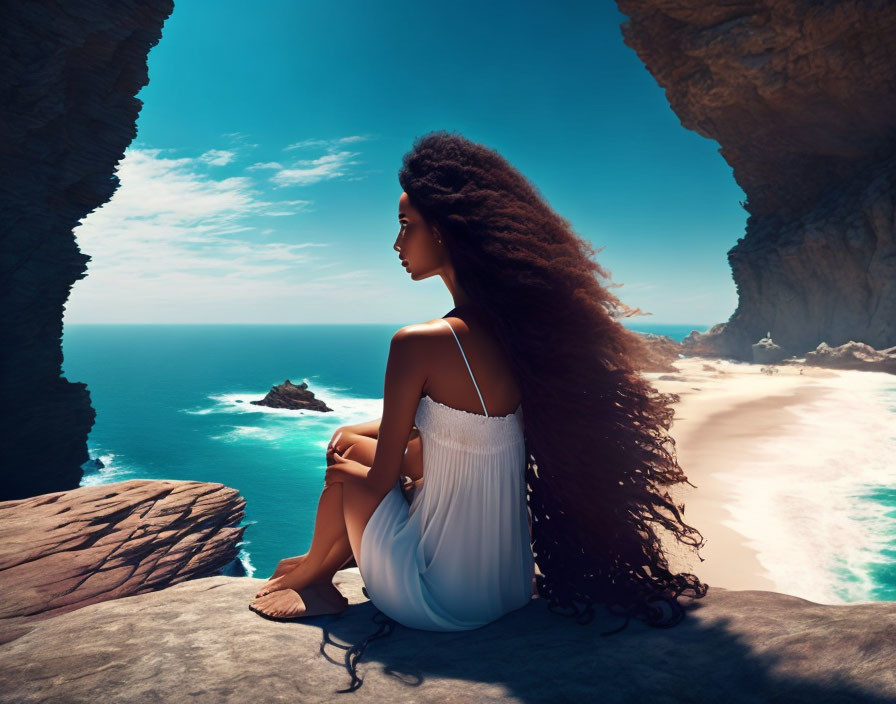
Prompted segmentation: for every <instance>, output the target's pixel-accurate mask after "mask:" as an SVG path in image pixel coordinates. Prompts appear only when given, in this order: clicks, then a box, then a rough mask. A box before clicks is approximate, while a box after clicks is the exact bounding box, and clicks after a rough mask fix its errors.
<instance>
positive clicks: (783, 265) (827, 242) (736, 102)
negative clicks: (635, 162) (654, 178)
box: [617, 0, 896, 360]
mask: <svg viewBox="0 0 896 704" xmlns="http://www.w3.org/2000/svg"><path fill="white" fill-rule="evenodd" d="M617 4H618V6H619V9H620V10H621V11H622V12H623V13H625V14H626V15H628V17H629V18H630V21H628V22H626V23H624V24H623V25H622V34H623V38H624V41H625V43H626V44H627V45H628V46H630V47H632V48H633V49H634V50H635V51H636V52H637V53H638V56H639V57H640V58H641V60H642V61H643V62H644V64H645V65H646V67H647V69H648V70H649V71H650V73H651V74H652V75H653V76H654V77H655V78H656V80H657V82H658V83H659V84H660V86H662V87H663V88H664V89H665V91H666V97H667V99H668V100H669V103H670V105H671V106H672V109H673V110H674V111H675V112H676V114H677V115H678V117H679V118H680V119H681V123H682V125H683V126H684V127H686V128H688V129H692V130H694V131H696V132H698V133H699V134H701V135H703V136H704V137H708V138H711V139H714V140H716V141H717V142H718V143H719V144H720V145H721V149H720V150H719V152H720V153H721V155H722V156H723V157H724V158H725V160H726V161H727V162H728V164H730V165H731V167H732V169H733V171H734V178H735V180H736V181H737V183H738V184H739V185H740V186H741V188H743V190H744V192H745V193H746V195H747V201H746V202H745V203H744V208H745V209H746V210H747V211H748V213H749V217H748V219H747V227H746V234H745V235H744V237H742V238H740V239H739V240H738V241H737V244H736V245H735V246H734V247H733V248H732V249H731V250H730V251H729V253H728V259H729V262H730V264H731V268H732V272H733V276H734V280H735V283H736V285H737V290H738V296H739V304H738V307H737V310H736V311H735V313H734V314H733V315H732V317H731V319H730V320H729V321H728V322H727V324H726V325H725V327H724V328H723V329H722V330H721V331H719V330H716V331H715V333H714V334H713V336H712V339H711V340H709V339H707V340H703V341H702V342H701V341H697V340H695V341H692V343H693V344H695V345H696V346H698V347H699V346H701V344H702V345H703V346H712V347H714V348H715V349H717V350H718V351H719V352H720V353H724V354H730V355H732V356H735V357H738V358H741V359H744V360H749V359H750V358H751V356H752V353H751V345H752V344H753V343H755V342H757V341H758V340H759V339H760V338H762V337H763V336H764V335H765V334H766V333H767V332H768V331H770V332H771V334H772V335H773V337H774V339H775V342H776V343H777V344H780V345H781V346H782V348H783V349H784V350H785V351H787V352H788V353H789V354H804V353H805V352H806V351H808V350H812V349H814V348H815V347H816V346H817V345H818V344H819V343H821V342H827V343H828V344H829V345H832V346H838V345H842V344H844V343H846V342H848V341H849V340H857V341H861V342H864V343H866V344H869V345H871V346H872V347H874V348H877V349H881V348H885V347H890V346H892V345H894V344H896V235H894V229H896V223H894V185H896V119H894V117H893V116H894V115H896V81H894V75H896V3H893V2H857V1H856V0H839V1H838V0H829V1H827V2H817V1H816V2H811V1H810V0H742V1H740V2H737V3H732V2H721V1H720V0H715V1H714V2H706V1H705V0H617ZM719 234H720V236H726V234H727V233H719ZM720 332H721V334H719V333H720Z"/></svg>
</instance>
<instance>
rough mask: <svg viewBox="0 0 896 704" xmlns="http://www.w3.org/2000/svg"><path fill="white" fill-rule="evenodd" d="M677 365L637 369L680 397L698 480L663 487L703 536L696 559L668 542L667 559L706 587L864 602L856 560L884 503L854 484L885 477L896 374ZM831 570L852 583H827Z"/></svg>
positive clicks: (683, 439)
mask: <svg viewBox="0 0 896 704" xmlns="http://www.w3.org/2000/svg"><path fill="white" fill-rule="evenodd" d="M675 366H676V368H677V369H679V372H678V373H651V374H647V375H646V376H647V377H648V378H650V379H651V381H652V382H653V383H654V384H655V385H656V387H657V388H658V389H660V390H661V391H663V392H673V393H676V394H679V395H680V397H681V400H680V401H679V402H678V403H676V404H675V419H674V421H673V425H672V428H671V433H672V436H673V437H674V438H675V441H676V448H677V452H678V458H679V463H680V464H681V466H682V468H683V469H684V471H685V474H686V475H687V477H688V480H689V481H690V482H691V483H692V484H694V485H696V487H697V488H693V487H691V486H688V485H686V484H685V485H679V486H677V487H675V488H674V489H673V490H672V492H671V493H672V496H673V498H675V501H676V503H682V502H683V503H684V504H685V512H684V521H685V522H686V523H687V524H689V525H691V526H694V527H695V528H697V529H698V530H699V531H700V532H701V533H702V534H703V537H704V538H705V539H706V544H705V545H704V547H703V548H701V550H700V555H701V556H702V557H703V559H704V560H703V562H700V560H699V559H698V558H697V557H696V556H695V555H694V554H693V551H691V552H690V553H688V551H687V550H686V549H682V547H681V546H679V545H677V544H674V545H671V546H667V547H668V550H669V553H670V565H671V566H672V567H673V568H675V569H683V568H687V569H688V571H691V572H693V573H695V574H696V575H697V576H698V577H700V579H701V580H702V581H704V582H705V583H707V584H709V585H710V586H713V585H715V586H719V587H723V588H727V589H761V590H772V591H779V592H783V593H789V594H793V595H796V596H800V597H803V598H806V599H810V600H812V601H816V602H819V603H844V602H850V601H861V600H865V598H867V597H865V598H863V595H864V594H865V593H866V592H867V591H868V590H869V589H870V588H871V585H870V584H869V583H868V576H867V574H866V573H867V572H868V570H867V569H866V568H863V565H865V563H866V562H870V563H873V562H874V559H875V556H874V550H875V549H876V546H875V532H881V530H882V529H883V532H884V533H886V532H887V531H886V527H887V526H886V525H884V524H883V523H881V521H886V520H887V518H886V516H885V509H886V507H885V506H881V507H878V509H877V511H876V512H875V508H874V505H873V504H871V503H865V504H861V505H860V503H861V502H858V501H857V497H858V493H857V490H858V489H859V488H860V487H861V486H865V485H868V486H872V485H875V484H880V485H883V486H887V485H889V486H892V485H893V484H892V482H893V480H894V477H893V476H892V472H893V470H892V469H891V468H890V467H889V466H888V465H892V464H893V462H892V459H893V458H894V457H896V414H894V413H893V409H892V407H891V408H889V409H888V407H887V403H890V404H892V400H893V396H892V389H894V388H896V378H894V377H893V376H892V375H888V374H883V373H878V372H859V371H840V370H830V369H820V368H814V367H807V366H796V365H794V366H790V365H786V366H778V367H776V369H777V370H778V371H777V372H776V373H774V374H768V373H764V372H763V371H762V370H761V365H753V364H747V363H743V362H733V361H727V360H718V359H704V358H685V359H680V360H678V361H677V362H675ZM888 457H889V458H890V461H887V458H888ZM890 509H891V510H892V507H890ZM857 510H858V511H860V512H861V513H862V514H863V515H861V516H856V512H857ZM856 518H861V519H870V520H861V521H857V520H856ZM889 527H890V529H891V528H892V519H889ZM673 543H674V541H673ZM838 567H839V568H840V569H841V571H842V572H843V576H845V577H847V579H846V582H847V583H848V584H851V586H846V587H843V586H842V585H838V584H837V583H836V582H837V580H836V579H834V578H833V575H834V574H836V573H837V570H838ZM863 590H865V591H863Z"/></svg>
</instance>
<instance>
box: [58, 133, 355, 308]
mask: <svg viewBox="0 0 896 704" xmlns="http://www.w3.org/2000/svg"><path fill="white" fill-rule="evenodd" d="M161 152H162V150H160V149H133V148H132V149H128V150H127V151H126V152H125V157H124V159H123V160H122V162H121V163H120V165H119V168H118V176H119V178H120V180H121V185H120V186H119V188H118V189H117V190H116V192H115V194H114V195H113V197H112V199H111V200H110V201H109V202H108V203H106V204H105V205H104V206H103V207H101V208H100V209H98V210H96V211H94V212H92V213H90V214H89V215H88V216H87V217H86V218H84V220H83V221H82V223H81V224H80V225H79V226H78V227H76V228H75V236H76V238H77V241H78V245H79V247H80V249H81V251H82V252H85V253H86V254H88V255H89V256H90V257H91V261H90V262H89V263H88V275H87V277H86V278H85V279H83V280H80V281H78V282H77V283H76V284H75V287H74V289H73V291H72V296H71V299H70V301H69V304H68V306H67V313H66V317H67V319H68V320H69V322H87V321H94V322H114V321H119V322H120V321H134V322H160V321H169V322H180V321H184V322H189V321H193V322H195V321H197V320H207V321H209V322H215V321H221V322H228V321H233V320H234V319H235V317H236V318H237V319H239V318H240V317H242V319H243V321H247V320H249V321H250V320H251V319H253V318H252V316H255V315H258V316H262V317H264V316H265V315H266V316H267V319H268V320H270V319H274V320H276V319H278V317H279V316H280V315H281V314H283V313H284V312H286V313H288V312H289V311H290V310H291V309H294V314H293V317H295V313H300V312H301V308H302V307H303V303H302V302H303V301H304V307H307V306H308V305H316V306H317V307H319V305H320V300H321V297H322V296H325V297H327V299H328V300H329V299H330V298H331V297H335V298H336V299H339V298H344V297H346V296H349V297H351V296H357V287H359V286H365V284H366V283H367V280H366V278H365V277H366V276H367V274H369V273H370V271H369V270H367V269H356V270H353V271H351V272H344V273H342V274H338V275H335V276H334V275H333V274H331V273H329V272H327V275H326V276H316V272H317V271H318V269H320V268H327V267H328V266H329V265H330V262H329V260H328V259H322V258H321V257H320V256H319V255H318V254H316V253H315V252H318V251H319V252H321V253H324V252H325V251H326V250H323V249H321V248H325V247H328V244H327V243H321V242H292V241H280V242H278V241H270V239H271V238H272V237H276V232H275V231H274V230H272V229H271V228H268V227H264V226H260V227H257V228H256V226H255V224H256V223H257V221H258V218H263V217H265V216H272V217H280V216H283V215H292V214H295V212H297V211H299V210H302V209H304V208H305V206H307V205H309V204H310V201H307V200H286V201H269V200H265V199H264V198H263V197H262V194H260V193H258V192H257V191H256V190H255V189H254V188H253V182H252V180H251V179H249V178H248V177H244V176H233V177H230V178H223V179H216V178H213V177H210V176H207V175H205V174H204V173H203V172H204V169H202V168H199V167H201V166H202V163H203V161H204V160H203V158H202V157H199V158H196V159H193V158H166V157H164V156H162V155H161ZM252 235H254V236H255V237H256V238H263V239H264V240H265V241H263V242H258V241H252V239H250V236H252ZM281 236H282V235H281ZM334 256H338V255H337V254H336V253H334ZM346 278H347V279H349V280H350V281H351V283H352V285H350V286H346V282H345V281H344V279H346Z"/></svg>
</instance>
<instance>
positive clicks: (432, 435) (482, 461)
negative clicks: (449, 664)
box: [358, 318, 534, 631]
mask: <svg viewBox="0 0 896 704" xmlns="http://www.w3.org/2000/svg"><path fill="white" fill-rule="evenodd" d="M442 320H444V318H443V319H442ZM445 324H446V325H448V327H449V328H451V332H452V334H454V339H455V340H456V341H457V345H458V347H459V348H460V352H461V354H462V355H463V358H464V362H466V364H467V369H468V370H469V372H470V377H471V378H472V380H473V385H474V386H475V387H476V393H477V394H479V400H480V402H482V409H483V411H485V415H480V414H479V413H471V412H469V411H464V410H461V409H458V408H453V407H451V406H446V405H445V404H442V403H439V402H438V401H434V400H433V399H431V398H430V397H429V396H423V397H421V399H420V403H419V405H418V406H417V413H416V417H415V422H416V426H417V428H418V430H419V431H420V439H421V443H422V451H423V484H422V485H421V486H420V488H419V489H418V490H417V491H416V492H415V494H414V498H413V501H412V502H411V504H410V505H408V502H407V501H406V500H405V498H404V495H403V493H402V490H401V486H400V483H396V485H395V486H394V487H392V489H390V490H389V493H388V494H386V496H385V497H384V498H383V500H382V501H381V502H380V504H379V505H378V506H377V508H376V510H375V511H374V512H373V515H372V516H371V517H370V520H369V521H368V523H367V526H366V527H365V529H364V533H363V534H362V536H361V556H360V558H361V559H360V560H359V561H358V568H359V572H360V573H361V578H362V579H363V581H364V585H365V587H366V588H367V593H368V595H369V597H370V600H371V601H372V602H373V604H374V605H375V606H376V607H377V608H378V609H379V610H380V611H382V612H383V613H384V614H385V615H386V616H389V617H390V618H392V619H393V620H395V621H397V622H398V623H400V624H402V625H404V626H407V627H409V628H419V629H423V630H429V631H462V630H470V629H473V628H479V627H481V626H484V625H486V624H488V623H490V622H492V621H494V620H496V619H498V618H500V617H501V616H502V615H504V614H506V613H508V612H509V611H514V610H516V609H519V608H521V607H523V606H526V605H527V604H528V603H529V601H530V599H531V598H532V579H533V574H534V558H533V555H532V547H531V543H530V535H529V521H528V513H527V509H526V480H525V469H526V447H525V442H524V439H523V415H522V405H520V406H518V407H517V409H516V411H514V412H513V413H511V414H509V415H506V416H489V415H488V411H487V410H486V408H485V402H484V401H482V394H481V393H480V392H479V385H478V384H476V378H475V377H474V376H473V370H472V369H470V363H469V362H467V356H466V354H464V350H463V347H462V346H461V344H460V340H458V339H457V334H456V333H455V332H454V328H453V326H452V325H451V323H449V322H448V321H447V320H445Z"/></svg>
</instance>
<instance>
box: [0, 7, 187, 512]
mask: <svg viewBox="0 0 896 704" xmlns="http://www.w3.org/2000/svg"><path fill="white" fill-rule="evenodd" d="M172 9H173V2H172V0H139V1H138V0H116V1H115V2H96V1H88V2H81V1H79V2H62V1H61V0H57V1H53V0H37V1H32V2H15V3H4V4H3V9H2V12H0V87H2V97H3V99H2V101H0V111H2V114H0V143H2V144H3V148H2V150H0V172H2V173H3V179H2V185H0V209H2V212H3V219H2V221H0V228H2V229H0V261H2V268H0V330H2V331H3V344H2V345H0V398H3V400H4V412H3V418H2V419H0V420H2V423H3V432H2V433H0V458H2V460H0V461H2V466H3V473H2V476H0V499H18V498H23V497H26V496H34V495H36V494H42V493H46V492H51V491H59V490H63V489H70V488H74V487H76V486H78V484H79V482H80V480H81V464H83V463H84V462H85V461H87V459H88V456H87V444H86V440H87V434H88V432H89V431H90V428H91V427H92V426H93V422H94V418H95V413H94V410H93V408H92V407H91V405H90V394H89V392H88V391H87V388H86V385H85V384H83V383H72V382H69V381H67V380H66V379H65V378H63V377H61V370H62V346H61V338H62V314H63V308H64V306H65V301H66V299H67V298H68V296H69V291H70V289H71V287H72V285H73V284H74V283H75V282H76V281H77V280H78V279H81V278H83V277H84V274H85V270H86V265H87V262H88V261H89V260H90V257H89V256H88V255H86V254H84V253H82V252H80V251H79V249H78V246H77V244H76V242H75V237H74V235H73V233H72V230H73V229H74V227H75V226H76V225H78V223H79V222H80V221H81V219H83V218H84V217H85V216H86V215H87V214H88V213H89V212H91V211H92V210H94V209H96V208H98V207H99V206H101V205H102V204H103V203H105V202H107V201H108V200H109V198H110V197H111V196H112V193H113V192H114V191H115V189H116V188H117V186H118V178H117V177H116V176H115V175H114V169H115V166H116V164H117V163H118V162H119V161H120V160H121V158H122V157H123V156H124V150H125V148H126V147H127V146H128V144H129V143H130V142H131V141H132V140H133V139H134V137H135V135H136V120H137V115H138V113H139V111H140V107H141V105H142V102H141V101H140V100H138V99H137V98H136V97H135V96H136V94H137V92H138V91H139V90H140V89H141V88H142V87H143V86H144V85H146V84H147V82H148V76H147V66H146V59H147V54H148V52H149V50H150V48H151V47H152V46H153V45H155V44H156V43H157V42H158V41H159V38H160V37H161V31H162V24H163V23H164V21H165V19H166V18H167V17H168V16H169V15H170V14H171V11H172ZM109 236H110V237H113V236H114V233H110V234H109Z"/></svg>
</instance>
